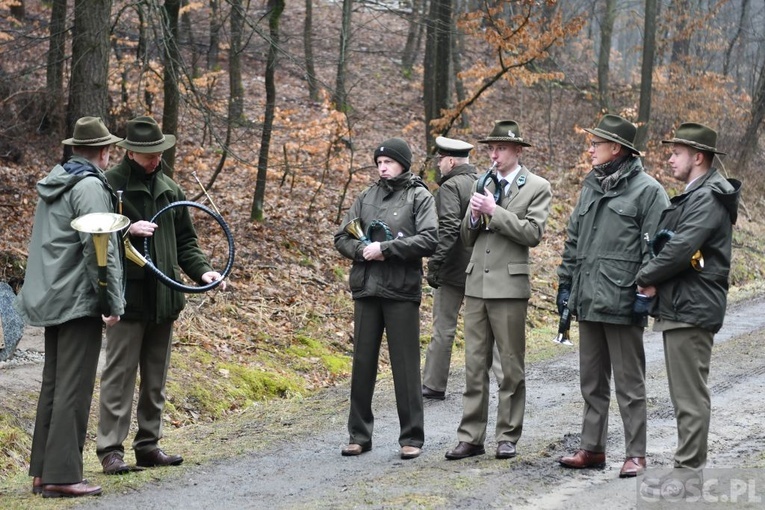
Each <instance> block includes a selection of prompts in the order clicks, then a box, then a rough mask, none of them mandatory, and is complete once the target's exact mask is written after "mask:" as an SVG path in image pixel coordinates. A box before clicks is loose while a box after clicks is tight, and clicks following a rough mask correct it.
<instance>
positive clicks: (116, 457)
mask: <svg viewBox="0 0 765 510" xmlns="http://www.w3.org/2000/svg"><path fill="white" fill-rule="evenodd" d="M101 466H103V468H104V473H105V474H107V475H121V474H124V473H127V472H129V471H130V466H128V465H127V464H125V461H124V460H122V456H121V455H120V454H119V453H117V452H112V453H110V454H108V455H107V456H106V457H104V460H102V461H101Z"/></svg>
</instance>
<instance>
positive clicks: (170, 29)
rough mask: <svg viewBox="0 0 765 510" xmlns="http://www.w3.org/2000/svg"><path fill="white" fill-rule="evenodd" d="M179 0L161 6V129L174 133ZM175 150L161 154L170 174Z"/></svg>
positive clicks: (167, 0)
mask: <svg viewBox="0 0 765 510" xmlns="http://www.w3.org/2000/svg"><path fill="white" fill-rule="evenodd" d="M180 8H181V0H165V3H164V5H163V6H162V36H163V46H162V55H163V58H164V64H165V70H164V74H163V77H162V78H163V79H162V84H163V88H162V91H163V94H164V105H163V109H162V131H163V132H165V133H170V134H176V133H177V132H178V108H179V106H180V101H181V94H180V90H179V88H178V77H179V76H180V66H181V52H180V50H179V48H178V15H179V12H180ZM175 151H176V147H175V146H173V147H171V148H169V149H167V150H166V151H165V152H164V153H163V155H162V161H163V165H162V166H163V168H164V171H165V172H166V173H167V174H168V175H169V176H170V177H172V176H173V173H174V172H175Z"/></svg>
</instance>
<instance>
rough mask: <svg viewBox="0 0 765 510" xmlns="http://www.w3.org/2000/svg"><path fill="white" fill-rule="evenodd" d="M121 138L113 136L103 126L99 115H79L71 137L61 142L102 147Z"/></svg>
mask: <svg viewBox="0 0 765 510" xmlns="http://www.w3.org/2000/svg"><path fill="white" fill-rule="evenodd" d="M120 140H122V138H120V137H118V136H114V135H113V134H111V133H110V132H109V130H108V129H106V126H104V121H102V120H101V118H100V117H80V118H79V119H77V122H75V123H74V132H73V133H72V137H71V138H67V139H66V140H64V141H63V142H61V143H62V144H64V145H78V146H88V147H102V146H104V145H111V144H113V143H117V142H119V141H120Z"/></svg>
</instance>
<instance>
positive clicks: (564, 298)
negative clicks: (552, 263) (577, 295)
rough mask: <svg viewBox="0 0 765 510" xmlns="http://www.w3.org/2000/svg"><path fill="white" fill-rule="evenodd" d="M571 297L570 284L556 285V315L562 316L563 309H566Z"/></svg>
mask: <svg viewBox="0 0 765 510" xmlns="http://www.w3.org/2000/svg"><path fill="white" fill-rule="evenodd" d="M570 297H571V284H570V283H560V284H558V297H556V298H555V303H556V304H557V305H558V314H559V315H563V309H564V308H566V304H567V303H568V300H569V298H570Z"/></svg>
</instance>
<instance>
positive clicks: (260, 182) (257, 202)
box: [250, 0, 284, 221]
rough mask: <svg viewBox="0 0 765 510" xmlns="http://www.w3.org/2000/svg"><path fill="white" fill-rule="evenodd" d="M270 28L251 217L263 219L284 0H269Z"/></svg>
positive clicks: (258, 219) (256, 219) (252, 218)
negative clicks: (261, 127) (275, 76)
mask: <svg viewBox="0 0 765 510" xmlns="http://www.w3.org/2000/svg"><path fill="white" fill-rule="evenodd" d="M268 8H269V10H270V13H269V16H268V29H269V34H270V44H269V45H268V57H267V60H266V76H265V79H266V110H265V112H264V115H263V117H264V118H263V135H262V136H261V140H260V152H259V153H258V176H257V179H256V181H255V196H254V197H253V199H252V208H251V209H250V219H251V220H255V221H263V204H264V202H265V197H266V176H267V175H268V151H269V149H270V147H271V130H272V128H273V125H274V111H275V110H276V81H275V79H274V75H275V74H276V73H275V71H276V62H277V61H276V57H277V53H278V48H279V19H280V18H281V16H282V12H283V11H284V0H269V2H268Z"/></svg>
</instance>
